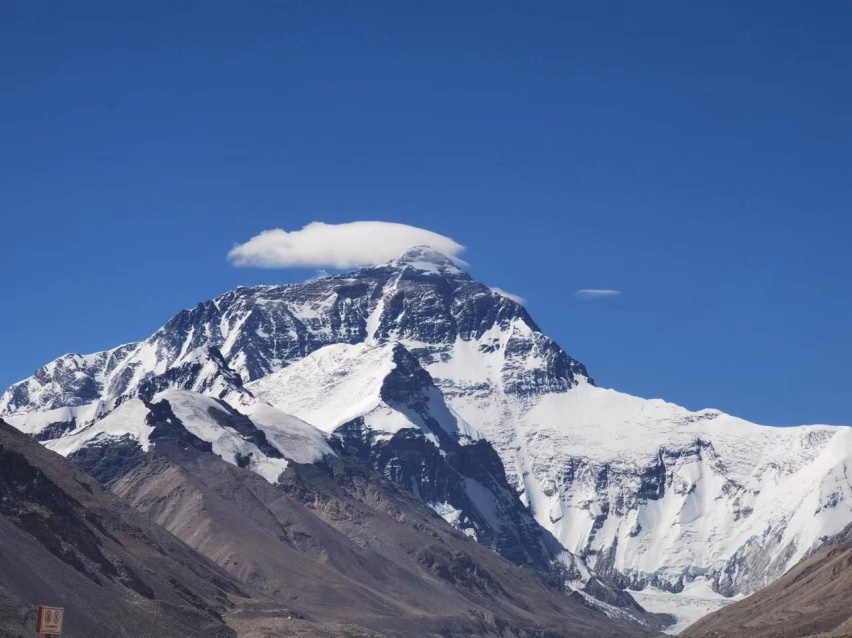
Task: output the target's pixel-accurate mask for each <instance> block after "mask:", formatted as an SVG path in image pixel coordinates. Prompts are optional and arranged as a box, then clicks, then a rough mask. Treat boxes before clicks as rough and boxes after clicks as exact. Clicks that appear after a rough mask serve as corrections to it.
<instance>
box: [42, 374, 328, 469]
mask: <svg viewBox="0 0 852 638" xmlns="http://www.w3.org/2000/svg"><path fill="white" fill-rule="evenodd" d="M249 412H250V413H251V416H250V417H247V416H246V415H244V414H241V413H239V412H237V411H236V410H234V409H233V408H231V407H230V406H229V405H227V404H226V403H224V402H222V401H220V400H217V399H213V398H211V397H207V396H205V395H202V394H198V393H196V392H188V391H185V390H165V391H163V392H159V393H157V394H156V395H154V396H153V397H152V398H151V400H150V401H145V400H143V399H138V398H131V399H128V400H126V401H124V402H123V403H122V404H121V405H119V406H118V407H117V408H116V409H115V410H113V411H112V412H110V413H109V414H107V415H106V416H104V417H103V418H101V419H98V420H95V421H94V422H92V423H91V424H90V425H88V426H86V427H83V428H79V429H77V430H74V431H73V432H71V433H70V434H67V435H65V436H63V437H60V438H56V439H51V440H49V441H47V442H46V443H45V445H46V447H48V448H49V449H51V450H53V451H54V452H58V453H59V454H61V455H62V456H66V457H69V458H72V459H75V460H76V461H78V464H80V465H81V466H84V467H86V462H85V460H84V459H85V458H86V457H87V456H93V455H94V456H98V457H100V455H101V452H100V451H101V450H102V449H103V448H110V450H111V452H112V454H111V455H110V456H111V458H112V460H113V462H112V463H111V464H110V466H109V467H107V468H103V467H101V468H100V469H99V470H98V471H97V472H91V473H93V474H95V475H96V476H97V477H98V478H99V479H100V480H101V481H102V482H104V483H108V482H109V480H108V479H105V477H104V473H105V472H113V473H117V472H123V471H126V470H127V468H128V467H129V466H130V465H133V464H134V463H136V462H138V461H139V454H138V452H139V451H141V452H148V451H149V449H150V447H151V443H152V440H154V439H156V438H157V437H159V436H162V432H160V431H159V430H162V429H163V428H164V427H168V428H169V429H177V430H181V429H182V430H185V431H186V432H187V433H188V434H190V435H192V436H194V437H197V438H198V439H200V440H202V441H204V442H205V443H206V444H208V445H209V446H210V450H211V451H212V452H213V453H214V454H216V455H217V456H219V457H220V458H222V459H223V460H225V461H227V462H228V463H231V464H232V465H237V466H239V467H244V468H248V469H250V470H252V471H253V472H255V473H256V474H259V475H260V476H262V477H263V478H265V479H266V480H267V481H269V482H270V483H275V482H276V481H277V479H278V477H279V476H280V474H281V473H282V472H283V471H284V470H285V469H286V467H287V462H288V460H293V461H296V462H298V463H303V462H308V463H313V462H316V461H319V460H321V459H322V458H324V457H325V456H326V455H334V452H333V450H332V449H331V447H330V446H329V445H328V442H327V441H326V440H325V438H324V437H323V436H322V434H321V433H320V432H318V431H317V430H316V429H315V428H313V427H312V426H310V425H308V424H307V423H304V422H302V421H299V420H298V419H296V418H294V417H292V416H290V415H287V414H283V413H281V412H280V411H279V410H276V409H275V408H273V407H272V406H269V405H265V404H262V403H260V402H258V403H257V404H256V405H255V406H253V407H252V408H251V410H249ZM158 428H159V430H158ZM99 460H100V461H101V462H102V459H99ZM86 469H87V470H90V471H91V470H92V469H93V468H90V467H86Z"/></svg>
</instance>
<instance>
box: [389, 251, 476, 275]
mask: <svg viewBox="0 0 852 638" xmlns="http://www.w3.org/2000/svg"><path fill="white" fill-rule="evenodd" d="M390 265H391V266H394V267H396V268H403V267H406V266H408V267H411V268H416V269H417V270H424V271H427V272H439V273H461V272H463V271H462V269H461V268H459V266H460V265H464V262H463V261H461V260H458V259H455V258H453V257H450V256H448V255H445V254H444V253H442V252H440V251H437V250H435V249H434V248H431V247H429V246H414V247H413V248H409V249H408V250H406V251H405V252H404V253H403V254H402V255H400V256H399V257H397V258H396V259H394V260H392V261H391V262H390Z"/></svg>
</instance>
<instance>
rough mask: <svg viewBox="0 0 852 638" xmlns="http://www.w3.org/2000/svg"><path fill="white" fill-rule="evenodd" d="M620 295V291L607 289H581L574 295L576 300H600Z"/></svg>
mask: <svg viewBox="0 0 852 638" xmlns="http://www.w3.org/2000/svg"><path fill="white" fill-rule="evenodd" d="M620 294H621V291H620V290H610V289H607V288H582V289H581V290H578V291H577V292H575V293H574V296H576V297H577V298H578V299H602V298H604V297H618V295H620Z"/></svg>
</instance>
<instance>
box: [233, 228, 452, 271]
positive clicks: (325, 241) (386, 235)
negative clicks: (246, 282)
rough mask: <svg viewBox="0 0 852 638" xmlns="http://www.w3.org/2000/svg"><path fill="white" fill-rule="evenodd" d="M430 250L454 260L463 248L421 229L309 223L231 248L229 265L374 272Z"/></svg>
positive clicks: (444, 237)
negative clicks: (403, 257) (397, 259)
mask: <svg viewBox="0 0 852 638" xmlns="http://www.w3.org/2000/svg"><path fill="white" fill-rule="evenodd" d="M415 246H429V247H430V248H432V249H433V250H436V251H438V252H440V253H443V254H445V255H447V256H448V257H451V258H455V259H456V260H457V261H458V262H459V263H464V262H462V261H461V260H460V259H458V255H459V254H460V253H461V252H462V251H463V250H464V246H462V245H461V244H459V243H457V242H456V241H454V240H452V239H451V238H449V237H446V236H444V235H439V234H438V233H434V232H432V231H430V230H426V229H425V228H418V227H416V226H409V225H408V224H395V223H391V222H377V221H358V222H349V223H346V224H324V223H322V222H313V223H311V224H308V225H307V226H305V227H304V228H302V229H301V230H291V231H287V230H283V229H281V228H274V229H272V230H266V231H263V232H262V233H260V234H259V235H255V236H254V237H252V238H251V239H249V240H248V241H247V242H245V243H243V244H240V245H238V246H235V247H234V248H233V249H232V250H231V252H229V253H228V259H229V260H230V261H231V263H232V264H233V265H235V266H250V267H255V268H318V269H321V268H337V269H341V268H351V267H354V266H373V265H376V264H381V263H384V262H386V261H390V260H391V259H393V258H395V257H399V256H400V255H401V254H402V253H404V252H405V251H406V250H408V249H409V248H413V247H415Z"/></svg>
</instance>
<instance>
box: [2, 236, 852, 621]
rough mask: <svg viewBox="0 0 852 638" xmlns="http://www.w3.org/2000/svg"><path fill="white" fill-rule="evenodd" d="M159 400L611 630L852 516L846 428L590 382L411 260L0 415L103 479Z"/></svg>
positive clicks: (222, 450) (270, 289) (47, 389)
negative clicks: (533, 575)
mask: <svg viewBox="0 0 852 638" xmlns="http://www.w3.org/2000/svg"><path fill="white" fill-rule="evenodd" d="M580 337H581V336H580ZM199 397H200V398H199ZM204 401H209V402H210V403H204ZM163 402H166V403H168V405H169V406H170V409H171V410H172V411H173V412H174V415H175V417H174V418H175V420H176V421H179V422H180V423H181V424H182V426H183V427H185V428H186V429H187V430H189V431H190V432H191V433H192V434H193V436H195V437H197V438H198V439H199V440H200V441H204V442H206V444H209V446H210V449H211V451H212V452H213V453H215V454H216V455H218V456H220V457H221V458H223V459H224V460H226V461H228V462H230V463H232V464H234V465H237V466H241V467H245V468H247V469H249V470H252V471H254V472H256V473H257V474H260V475H261V476H263V477H265V478H266V479H267V480H268V481H269V482H271V483H276V482H280V481H281V476H282V472H285V473H286V470H288V469H290V468H292V467H294V466H295V465H297V464H298V465H300V466H304V465H306V464H311V463H325V462H327V461H325V460H323V459H328V458H332V457H333V458H337V459H356V460H358V461H359V462H360V463H362V464H367V465H368V466H369V467H370V468H372V470H374V471H376V472H378V473H380V474H381V475H382V476H384V477H386V478H388V479H391V480H392V481H394V482H395V483H396V484H398V485H399V486H401V487H402V488H404V489H405V490H406V491H408V492H409V493H410V494H412V495H414V496H415V497H416V498H417V499H419V500H420V501H421V502H422V503H424V504H425V505H427V506H428V507H429V508H431V509H432V510H433V511H435V512H436V513H437V514H439V515H440V516H441V517H443V518H444V519H445V520H446V521H447V522H449V523H450V524H451V525H453V526H455V527H456V528H457V529H458V530H459V531H460V532H462V533H463V534H465V535H467V536H469V537H470V538H472V539H475V540H477V541H478V542H479V543H482V544H484V545H486V546H487V547H489V548H492V549H494V550H496V551H498V552H500V553H501V554H502V555H503V556H505V557H506V558H508V559H509V560H511V561H513V562H514V563H516V564H524V565H529V566H531V567H532V568H534V569H536V570H537V571H538V573H539V575H540V576H541V577H542V578H544V579H545V580H547V581H548V582H550V583H551V584H558V585H559V586H560V587H562V588H564V589H566V590H567V591H576V592H578V595H580V596H581V597H583V598H584V600H586V601H587V602H588V604H590V605H597V606H598V607H599V608H600V609H605V610H607V613H611V614H618V613H626V614H628V615H633V617H638V616H641V612H639V611H638V610H637V609H636V608H635V606H634V604H633V603H632V601H631V600H630V599H629V597H628V596H626V595H625V594H623V593H621V592H620V591H619V589H621V588H626V587H631V588H637V589H641V588H643V587H646V586H648V585H654V586H656V587H658V588H660V589H663V590H668V591H671V592H679V591H681V590H682V589H683V588H684V587H687V586H689V585H690V583H693V582H696V581H706V582H707V584H708V585H709V586H710V587H712V588H713V589H714V590H715V591H717V592H719V593H721V594H723V595H726V596H732V595H735V594H747V593H750V592H752V591H755V590H757V589H759V588H761V587H763V586H764V585H766V584H768V583H769V582H771V581H772V580H774V579H775V578H777V577H778V576H779V575H781V574H782V573H784V571H786V570H787V569H788V568H789V567H790V566H792V565H793V564H795V562H797V561H798V560H799V559H800V558H801V557H803V556H804V555H805V554H807V553H808V552H809V551H811V550H812V549H813V548H814V547H816V546H817V545H819V544H820V542H821V541H822V539H823V538H825V537H828V536H830V535H832V534H836V533H838V532H839V531H840V530H841V529H843V527H844V526H845V525H846V524H848V523H849V522H850V521H852V485H850V478H849V476H848V473H847V472H846V471H845V468H846V467H847V466H848V465H849V464H850V461H852V435H850V429H849V428H842V427H829V426H803V427H796V428H769V427H764V426H759V425H755V424H751V423H748V422H745V421H743V420H740V419H737V418H735V417H732V416H729V415H726V414H722V413H720V412H717V411H713V410H705V411H701V412H690V411H688V410H686V409H684V408H681V407H679V406H676V405H673V404H670V403H666V402H664V401H661V400H645V399H641V398H637V397H633V396H629V395H626V394H622V393H619V392H616V391H614V390H608V389H604V388H600V387H597V386H596V385H595V383H594V382H593V381H592V380H591V378H590V377H589V374H588V372H587V371H586V368H585V367H584V366H583V365H582V364H581V363H579V362H578V361H576V360H574V359H573V358H571V357H570V356H569V355H568V354H567V353H566V352H565V351H564V350H563V349H562V348H561V347H560V346H559V345H557V344H556V343H555V342H554V341H553V340H552V339H550V338H549V337H547V336H546V335H544V334H543V333H542V331H541V330H540V328H539V327H538V326H537V325H536V323H535V322H534V321H533V320H532V318H531V317H530V316H529V314H528V313H527V311H526V310H525V309H524V308H523V307H522V306H521V305H519V304H518V303H516V302H515V301H513V300H511V299H509V298H507V297H505V296H503V295H501V294H499V293H497V292H494V291H493V290H491V289H490V288H489V287H487V286H486V285H484V284H482V283H479V282H477V281H475V280H474V279H472V278H471V277H470V276H469V275H468V274H466V273H465V272H463V271H462V270H461V269H460V268H459V267H458V266H457V264H456V263H454V262H453V261H452V260H451V259H448V258H446V257H444V256H442V255H438V254H436V253H434V252H432V251H429V250H428V249H414V250H412V251H410V252H408V253H406V254H405V255H403V256H402V257H401V258H399V259H397V260H394V261H393V262H390V263H389V264H386V265H383V266H377V267H371V268H365V269H362V270H359V271H357V272H354V273H350V274H345V275H336V276H332V277H327V278H324V279H319V280H316V281H312V282H308V283H304V284H296V285H286V286H259V287H254V288H239V289H237V290H235V291H233V292H229V293H226V294H224V295H222V296H221V297H218V298H216V299H214V300H211V301H207V302H204V303H202V304H199V305H198V306H197V307H196V308H193V309H191V310H185V311H182V312H180V313H178V314H177V315H175V317H173V318H172V319H171V320H170V321H169V322H168V323H167V324H166V325H165V326H163V328H161V329H160V330H158V331H157V332H156V333H154V334H153V335H152V336H151V337H149V338H148V339H146V340H144V341H141V342H139V343H134V344H128V345H125V346H121V347H119V348H116V349H114V350H111V351H108V352H104V353H97V354H94V355H66V356H64V357H61V358H59V359H57V360H56V361H54V362H52V363H50V364H48V365H47V366H45V367H44V368H41V369H40V370H38V371H37V372H36V374H35V375H33V376H32V377H31V378H29V379H27V380H25V381H22V382H20V383H18V384H15V385H14V386H12V387H11V388H10V389H9V390H8V391H7V392H6V393H5V394H4V395H3V397H2V400H0V414H2V415H3V416H4V418H6V420H8V421H9V422H10V423H12V424H13V425H15V426H16V427H18V428H20V429H21V430H23V431H25V432H27V433H29V434H31V435H33V436H35V437H36V438H39V439H40V440H42V441H44V442H45V444H46V445H47V446H48V447H49V448H51V449H55V450H57V451H59V452H60V453H62V454H66V455H72V456H73V457H74V458H77V459H78V460H79V459H83V458H84V457H85V458H88V459H89V460H88V461H87V463H89V464H90V465H91V466H92V467H91V468H90V469H91V471H93V472H94V471H95V469H94V467H95V465H97V463H96V464H94V465H92V459H93V458H97V457H98V456H99V454H98V453H94V452H92V451H91V450H92V449H94V448H98V449H102V450H110V449H113V450H116V449H118V447H119V446H121V448H122V449H123V450H125V451H124V452H122V453H121V454H119V453H117V452H113V453H111V454H112V456H114V457H122V458H123V459H124V460H123V461H121V462H119V461H118V460H115V461H114V464H113V465H114V467H115V468H116V469H115V470H108V471H104V473H103V477H104V478H106V479H107V480H113V479H115V478H116V476H118V475H121V474H122V472H123V471H124V470H123V469H122V467H120V466H121V463H122V462H126V463H129V464H131V465H132V463H133V458H134V455H138V453H139V450H141V451H142V452H146V451H147V450H148V449H149V448H150V447H151V446H154V447H156V443H152V437H151V434H152V432H156V431H157V428H158V427H160V428H161V427H162V425H160V426H152V425H151V424H150V423H149V422H148V420H149V416H148V415H149V413H150V412H151V410H152V406H155V405H160V404H162V403H163ZM122 410H124V411H125V412H128V414H129V413H130V412H134V411H135V412H134V415H135V420H134V419H130V418H128V417H122V418H121V419H118V418H117V417H116V416H115V415H116V414H119V413H120V411H122ZM243 418H244V419H247V420H248V421H250V422H251V426H249V424H248V423H247V422H246V421H242V420H241V419H243ZM131 421H132V422H134V423H138V424H140V425H138V426H134V427H128V426H127V425H126V424H127V423H129V422H131ZM152 428H153V429H152ZM261 434H262V435H263V437H265V438H263V439H261ZM153 440H154V441H155V440H156V436H154V439H153ZM275 452H277V453H278V455H277V456H276V454H275ZM108 454H110V453H109V452H105V453H104V454H102V455H100V456H105V455H108ZM330 455H331V456H330ZM98 471H100V470H98ZM113 474H115V475H116V476H112V475H113Z"/></svg>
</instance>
